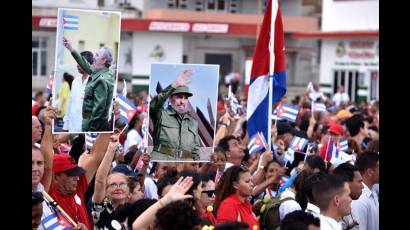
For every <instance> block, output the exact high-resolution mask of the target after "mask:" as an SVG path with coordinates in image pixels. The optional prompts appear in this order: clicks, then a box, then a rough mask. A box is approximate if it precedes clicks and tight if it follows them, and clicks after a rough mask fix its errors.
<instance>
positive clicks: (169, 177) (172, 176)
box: [157, 168, 178, 197]
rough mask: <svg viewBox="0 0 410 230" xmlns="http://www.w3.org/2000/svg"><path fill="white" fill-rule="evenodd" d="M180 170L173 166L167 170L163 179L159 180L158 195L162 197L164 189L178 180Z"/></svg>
mask: <svg viewBox="0 0 410 230" xmlns="http://www.w3.org/2000/svg"><path fill="white" fill-rule="evenodd" d="M177 176H178V172H177V170H176V169H174V168H171V169H168V170H167V172H166V173H165V175H164V176H163V177H161V179H159V180H158V182H157V188H158V189H157V193H158V197H161V195H162V190H164V188H165V187H166V186H168V185H173V184H175V183H176V182H177V181H178V177H177Z"/></svg>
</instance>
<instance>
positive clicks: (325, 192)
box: [312, 174, 345, 210]
mask: <svg viewBox="0 0 410 230" xmlns="http://www.w3.org/2000/svg"><path fill="white" fill-rule="evenodd" d="M344 183H345V181H344V180H343V178H342V177H341V176H340V175H327V174H326V175H323V180H321V183H316V184H315V185H314V186H313V187H312V194H313V198H314V200H315V205H316V206H318V207H319V208H320V210H327V209H328V208H329V205H330V202H331V200H332V198H333V197H334V196H335V195H337V194H340V193H342V192H343V189H344Z"/></svg>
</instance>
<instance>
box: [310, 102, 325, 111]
mask: <svg viewBox="0 0 410 230" xmlns="http://www.w3.org/2000/svg"><path fill="white" fill-rule="evenodd" d="M312 112H320V113H323V112H326V105H325V104H324V103H322V102H314V101H313V102H312Z"/></svg>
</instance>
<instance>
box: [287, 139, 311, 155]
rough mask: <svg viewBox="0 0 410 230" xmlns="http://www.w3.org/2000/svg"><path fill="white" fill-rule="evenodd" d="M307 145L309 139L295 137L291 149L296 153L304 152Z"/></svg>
mask: <svg viewBox="0 0 410 230" xmlns="http://www.w3.org/2000/svg"><path fill="white" fill-rule="evenodd" d="M307 143H308V140H307V139H305V138H301V137H297V136H295V137H293V139H292V142H291V143H290V148H292V149H293V150H295V151H298V152H302V151H303V149H304V148H305V146H306V145H307Z"/></svg>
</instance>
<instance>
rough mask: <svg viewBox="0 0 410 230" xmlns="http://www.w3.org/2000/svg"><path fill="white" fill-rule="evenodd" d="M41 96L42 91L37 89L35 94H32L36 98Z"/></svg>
mask: <svg viewBox="0 0 410 230" xmlns="http://www.w3.org/2000/svg"><path fill="white" fill-rule="evenodd" d="M42 96H43V91H38V92H37V93H36V95H35V96H34V98H35V99H37V98H38V97H42Z"/></svg>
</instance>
